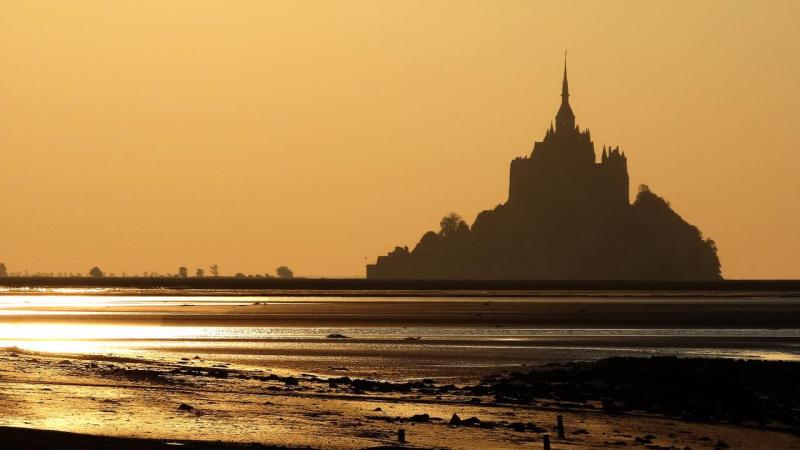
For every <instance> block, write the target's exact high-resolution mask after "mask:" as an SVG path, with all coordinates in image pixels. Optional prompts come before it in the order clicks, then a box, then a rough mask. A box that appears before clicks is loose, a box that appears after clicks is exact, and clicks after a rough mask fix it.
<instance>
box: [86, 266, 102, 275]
mask: <svg viewBox="0 0 800 450" xmlns="http://www.w3.org/2000/svg"><path fill="white" fill-rule="evenodd" d="M89 276H90V277H92V278H103V276H105V274H104V273H103V271H102V270H100V268H99V267H97V266H94V267H92V269H91V270H89Z"/></svg>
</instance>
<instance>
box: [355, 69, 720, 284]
mask: <svg viewBox="0 0 800 450" xmlns="http://www.w3.org/2000/svg"><path fill="white" fill-rule="evenodd" d="M628 185H629V181H628V162H627V158H626V157H625V153H624V152H620V151H619V148H618V147H617V148H614V149H611V148H608V149H607V148H605V147H604V148H603V153H602V155H601V157H600V162H599V163H597V162H596V156H595V150H594V143H593V142H592V140H591V136H590V134H589V130H588V129H587V130H581V129H580V128H579V127H578V126H577V125H576V124H575V114H573V112H572V108H571V107H570V104H569V85H568V82H567V68H566V64H565V65H564V81H563V86H562V91H561V107H560V108H559V110H558V113H557V114H556V121H555V127H553V125H552V124H551V125H550V129H548V130H547V132H546V133H545V136H544V139H542V141H541V142H536V143H535V144H534V146H533V152H532V153H531V155H530V156H529V157H521V158H517V159H515V160H513V161H512V162H511V178H510V182H509V192H508V201H507V202H506V203H505V204H501V205H498V206H497V207H496V208H495V209H494V210H491V211H483V212H481V213H480V214H479V215H478V217H477V218H476V219H475V223H474V224H473V225H472V227H471V228H470V227H468V226H467V224H466V223H464V222H463V221H460V220H459V218H458V217H457V216H451V217H448V218H445V219H443V220H442V229H441V230H440V231H439V232H438V233H435V232H433V231H431V232H428V233H426V234H425V235H424V236H422V239H421V240H420V242H419V243H418V244H417V246H416V247H415V248H414V249H413V250H412V251H409V250H408V247H397V248H395V250H394V251H392V252H391V253H389V254H388V255H387V256H380V257H378V261H377V263H376V264H370V265H368V266H367V278H402V279H586V280H588V279H618V280H692V279H694V280H697V279H718V278H721V276H720V264H719V259H718V258H717V251H716V247H715V245H714V242H713V241H711V240H710V239H708V240H704V239H703V236H702V233H701V232H700V231H699V230H698V229H697V228H696V227H694V226H692V225H690V224H688V223H686V222H685V221H684V220H683V219H682V218H681V217H680V216H679V215H678V214H676V213H675V212H674V211H672V209H671V208H670V205H669V203H667V202H666V201H664V200H663V199H662V198H661V197H659V196H657V195H655V194H654V193H652V192H651V191H650V190H649V189H648V188H647V187H646V186H642V187H641V188H640V189H639V194H638V195H637V196H636V200H635V201H634V202H633V204H631V203H630V200H629V198H628V192H629V186H628Z"/></svg>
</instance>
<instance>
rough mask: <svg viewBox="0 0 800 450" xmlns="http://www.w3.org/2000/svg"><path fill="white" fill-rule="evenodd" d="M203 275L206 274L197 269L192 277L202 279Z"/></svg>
mask: <svg viewBox="0 0 800 450" xmlns="http://www.w3.org/2000/svg"><path fill="white" fill-rule="evenodd" d="M205 275H206V273H205V271H203V269H197V271H196V272H195V273H194V276H196V277H197V278H203V277H204V276H205Z"/></svg>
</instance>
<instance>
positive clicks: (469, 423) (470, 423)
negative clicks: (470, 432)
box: [461, 417, 481, 427]
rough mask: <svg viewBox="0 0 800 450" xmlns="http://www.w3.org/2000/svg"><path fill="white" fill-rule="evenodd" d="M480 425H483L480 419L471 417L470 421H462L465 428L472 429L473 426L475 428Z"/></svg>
mask: <svg viewBox="0 0 800 450" xmlns="http://www.w3.org/2000/svg"><path fill="white" fill-rule="evenodd" d="M480 423H481V419H478V418H477V417H470V418H469V419H465V420H462V421H461V425H463V426H465V427H471V426H474V425H480Z"/></svg>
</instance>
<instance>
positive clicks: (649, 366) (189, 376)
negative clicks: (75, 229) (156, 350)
mask: <svg viewBox="0 0 800 450" xmlns="http://www.w3.org/2000/svg"><path fill="white" fill-rule="evenodd" d="M798 375H800V364H797V363H790V362H770V361H736V360H717V359H699V358H698V359H683V358H611V359H605V360H600V361H596V362H576V363H563V364H549V365H545V366H541V367H537V368H535V369H532V370H531V371H527V372H518V373H514V372H505V373H499V374H496V375H491V376H485V377H482V378H480V379H475V380H473V381H472V382H464V383H460V384H449V383H447V384H445V383H443V382H441V381H439V380H434V379H405V380H385V379H382V380H378V379H370V378H362V377H354V376H348V375H347V374H345V373H343V374H339V375H335V376H334V375H330V374H327V375H323V374H316V373H295V372H291V371H287V370H280V371H278V370H275V371H273V370H269V369H263V368H256V369H254V368H252V367H246V366H236V365H233V364H229V363H225V362H222V361H216V360H213V359H210V358H208V357H207V356H206V355H197V356H196V357H193V358H182V359H180V360H176V361H153V360H147V359H144V358H136V357H115V356H102V355H72V354H53V353H37V352H31V351H23V350H20V349H16V348H6V349H3V350H2V351H0V414H1V415H0V425H2V426H5V427H6V428H2V429H0V438H2V439H3V441H4V442H7V443H12V444H13V443H15V442H26V443H29V444H26V445H25V448H77V447H78V446H80V448H112V449H114V448H166V446H167V444H166V443H167V442H170V443H171V444H170V445H169V447H170V448H175V447H178V448H181V447H183V448H250V447H241V445H239V446H236V445H234V444H247V445H250V444H251V443H257V444H259V445H261V446H267V447H253V448H273V447H268V446H278V447H280V446H284V447H290V448H292V447H305V446H308V447H313V448H374V447H381V446H384V447H385V446H392V445H398V432H399V430H400V429H402V430H404V433H405V437H406V441H407V442H406V444H407V446H411V447H416V448H507V447H514V446H518V445H528V446H534V445H535V446H537V447H538V446H539V445H541V441H542V436H543V435H544V434H548V435H549V436H550V439H551V442H552V443H553V447H554V448H559V449H563V448H586V447H595V448H610V447H616V448H628V447H630V448H679V449H683V448H686V447H689V448H693V449H702V448H709V449H710V448H773V449H779V448H798V447H799V446H800V433H798V431H799V430H800V428H798V405H799V404H800V395H798V387H797V385H796V383H793V380H797V379H798ZM559 415H561V416H562V418H563V422H564V436H563V437H560V436H559V433H558V430H557V429H556V423H557V416H559ZM9 427H12V428H9ZM36 430H54V431H63V432H72V433H78V435H75V434H62V433H51V432H45V431H36ZM92 436H95V437H92ZM120 436H124V437H125V438H126V439H109V437H120ZM127 438H135V439H144V440H140V441H131V440H129V439H127ZM197 441H201V442H197ZM74 442H77V443H76V444H75V445H73V444H72V443H74ZM221 442H222V443H229V444H221ZM53 443H56V444H58V443H64V445H61V446H59V445H56V446H52V445H53ZM173 444H175V445H173ZM178 444H180V445H178ZM131 445H133V447H131ZM226 445H227V446H226ZM92 446H94V447H92ZM126 446H127V447H126ZM148 446H150V447H148Z"/></svg>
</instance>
